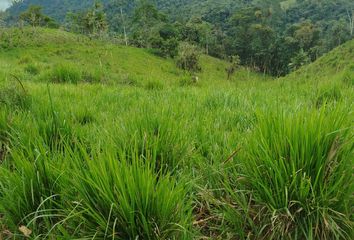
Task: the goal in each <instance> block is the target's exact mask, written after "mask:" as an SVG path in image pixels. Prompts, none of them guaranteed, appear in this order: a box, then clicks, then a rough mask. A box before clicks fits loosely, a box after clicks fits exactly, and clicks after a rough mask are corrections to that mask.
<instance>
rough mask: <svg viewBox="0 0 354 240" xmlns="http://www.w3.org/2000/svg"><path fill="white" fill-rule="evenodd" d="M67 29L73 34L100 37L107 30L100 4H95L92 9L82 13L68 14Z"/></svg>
mask: <svg viewBox="0 0 354 240" xmlns="http://www.w3.org/2000/svg"><path fill="white" fill-rule="evenodd" d="M67 20H68V22H69V29H70V30H71V31H74V32H79V33H83V34H87V35H89V36H91V37H100V36H102V34H104V33H106V32H107V30H108V23H107V20H106V14H105V12H104V10H103V6H102V4H100V3H98V2H95V3H94V5H93V7H92V8H90V9H88V10H87V11H84V12H79V13H68V15H67Z"/></svg>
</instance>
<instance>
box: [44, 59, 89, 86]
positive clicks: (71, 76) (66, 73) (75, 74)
mask: <svg viewBox="0 0 354 240" xmlns="http://www.w3.org/2000/svg"><path fill="white" fill-rule="evenodd" d="M45 77H46V78H49V79H48V80H49V81H50V82H53V83H74V84H76V83H78V82H80V81H81V78H82V73H81V71H80V70H79V69H77V68H76V67H75V66H72V65H69V64H58V65H56V66H54V68H53V69H52V70H51V72H50V73H49V74H48V75H46V76H45Z"/></svg>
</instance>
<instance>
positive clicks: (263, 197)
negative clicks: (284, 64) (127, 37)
mask: <svg viewBox="0 0 354 240" xmlns="http://www.w3.org/2000/svg"><path fill="white" fill-rule="evenodd" d="M353 59H354V41H351V42H348V43H347V44H345V45H343V46H341V47H339V48H338V49H335V50H334V51H333V52H331V53H329V54H328V55H326V56H324V57H322V58H321V59H319V60H318V61H317V62H315V63H313V64H311V65H309V66H306V67H304V68H302V69H300V70H298V71H297V72H294V73H292V74H291V75H289V76H286V77H283V78H279V79H273V78H271V77H268V76H264V75H260V74H257V73H253V72H252V71H250V70H247V69H239V70H238V72H237V73H236V74H235V76H233V78H232V79H231V80H227V76H226V72H225V68H226V67H227V63H226V62H223V61H221V60H217V59H213V58H210V57H206V56H203V57H202V59H201V62H202V64H201V65H202V72H201V73H199V74H198V77H199V81H198V82H193V81H192V80H191V79H192V78H191V76H190V75H188V74H186V73H185V72H183V71H181V70H179V69H177V68H176V67H175V63H174V62H173V60H168V59H163V58H159V57H156V56H154V55H152V54H150V53H149V51H148V50H142V49H136V48H130V47H122V46H116V45H114V44H113V43H106V42H102V41H101V42H100V41H91V40H89V39H87V38H85V37H82V36H78V35H73V34H70V33H66V32H62V31H57V30H44V29H24V30H23V31H20V30H16V29H12V30H11V29H10V30H6V31H4V32H2V33H0V162H1V166H0V174H1V180H0V239H24V238H29V239H186V240H187V239H229V240H231V239H352V237H353V212H354V211H353V210H354V208H353V192H354V191H353V190H354V184H353V160H354V152H353V150H354V141H353V140H354V139H353V136H354V135H353V134H354V129H353V122H354V112H353V109H354V108H353V103H354V88H353V86H354V82H353V81H354V65H353V62H352V60H353Z"/></svg>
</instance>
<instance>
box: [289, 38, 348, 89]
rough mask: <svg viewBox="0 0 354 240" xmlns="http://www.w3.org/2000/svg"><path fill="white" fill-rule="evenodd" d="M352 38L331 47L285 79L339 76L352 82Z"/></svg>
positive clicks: (314, 78)
mask: <svg viewBox="0 0 354 240" xmlns="http://www.w3.org/2000/svg"><path fill="white" fill-rule="evenodd" d="M353 59H354V40H351V41H348V42H346V43H345V44H343V45H341V46H339V47H337V48H335V49H333V50H332V51H330V52H329V53H327V54H325V55H324V56H322V57H321V58H319V59H317V60H316V61H315V62H313V63H311V64H309V65H306V66H304V67H302V68H300V69H298V70H297V71H295V72H293V73H291V74H289V75H288V76H285V79H288V80H294V79H313V80H316V79H317V80H319V79H331V78H341V80H343V81H347V82H348V83H350V84H354V61H353Z"/></svg>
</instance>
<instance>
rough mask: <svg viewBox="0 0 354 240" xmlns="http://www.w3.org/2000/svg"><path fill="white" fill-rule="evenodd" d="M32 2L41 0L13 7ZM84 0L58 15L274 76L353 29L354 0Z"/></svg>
mask: <svg viewBox="0 0 354 240" xmlns="http://www.w3.org/2000/svg"><path fill="white" fill-rule="evenodd" d="M30 2H41V0H32V1H24V2H22V3H17V5H16V4H15V6H14V8H15V9H16V8H17V9H18V8H19V6H23V5H24V3H26V4H27V5H28V4H29V3H30ZM47 2H51V1H47ZM56 2H57V1H54V0H53V2H52V4H55V3H56ZM72 2H75V1H72ZM81 2H82V1H81ZM83 2H85V3H81V4H79V5H80V6H81V8H80V9H77V8H79V7H78V5H77V6H76V8H74V9H73V10H72V11H68V12H66V14H65V18H60V17H59V18H58V16H60V14H59V13H60V11H59V10H58V11H59V13H58V12H57V14H56V16H54V19H55V18H56V20H57V21H59V22H60V24H61V26H62V27H63V28H65V29H67V30H68V31H73V32H78V33H83V34H88V35H90V36H92V37H100V36H104V35H105V36H110V37H115V38H116V39H119V40H120V41H121V43H122V44H129V45H133V46H137V47H142V48H150V49H152V51H153V52H154V53H155V54H158V55H160V56H163V57H176V56H177V55H178V52H179V49H180V48H181V46H182V48H184V50H185V49H194V48H193V47H186V44H190V45H192V46H195V47H198V49H199V51H201V52H204V53H205V54H209V55H211V56H214V57H218V58H223V59H235V57H237V58H239V59H240V63H241V64H242V65H245V66H248V67H251V68H253V69H255V70H257V71H260V72H264V73H267V74H272V75H275V76H279V75H285V74H287V73H289V72H290V71H292V70H294V69H297V68H299V67H301V66H302V65H304V64H307V63H309V62H311V61H314V60H316V59H317V58H318V57H319V56H321V55H323V54H324V53H326V52H328V51H330V50H331V49H333V48H334V47H336V46H338V45H340V44H342V43H344V42H346V41H348V40H350V39H352V38H353V35H354V33H353V30H354V3H353V2H352V1H350V0H335V1H333V0H322V1H311V0H297V1H277V0H268V1H267V0H264V1H257V0H253V1H251V0H249V1H241V0H239V1H230V0H222V1H216V0H205V1H196V0H192V1H186V0H179V1H170V0H164V1H162V0H160V1H149V0H140V1H126V0H109V1H108V0H104V1H102V3H98V2H93V1H83ZM88 3H91V5H90V7H89V5H88ZM21 4H22V5H21ZM47 4H48V3H47ZM63 4H64V5H65V4H68V3H67V2H65V3H63ZM72 4H73V3H72ZM198 4H199V5H198ZM47 7H48V6H47ZM63 8H66V9H70V8H69V7H68V6H66V7H65V6H64V7H63ZM183 9H184V11H181V10H183ZM186 9H188V11H187V10H186ZM47 11H48V8H47ZM10 12H11V11H10ZM11 16H12V18H11V17H10V18H9V19H12V21H13V20H14V17H13V16H14V15H11ZM21 16H22V18H23V13H21V14H20V18H19V19H21ZM29 24H31V23H29ZM44 24H46V25H48V23H47V22H45V23H44ZM53 26H55V25H53ZM181 43H183V44H181ZM194 52H195V51H194Z"/></svg>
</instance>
